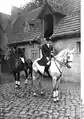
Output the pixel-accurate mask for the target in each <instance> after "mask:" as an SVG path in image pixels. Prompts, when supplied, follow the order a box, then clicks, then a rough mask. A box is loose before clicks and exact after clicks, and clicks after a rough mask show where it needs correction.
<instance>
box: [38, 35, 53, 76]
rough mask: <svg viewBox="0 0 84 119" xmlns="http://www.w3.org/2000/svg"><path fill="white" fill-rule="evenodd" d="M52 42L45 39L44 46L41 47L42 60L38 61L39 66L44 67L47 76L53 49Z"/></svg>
mask: <svg viewBox="0 0 84 119" xmlns="http://www.w3.org/2000/svg"><path fill="white" fill-rule="evenodd" d="M51 44H52V41H51V39H50V38H48V37H47V38H46V39H45V44H43V45H42V58H41V60H40V61H38V63H39V64H43V65H44V66H45V70H44V73H45V72H46V73H47V74H48V76H49V71H48V69H49V66H50V63H51V58H52V57H53V47H52V45H51Z"/></svg>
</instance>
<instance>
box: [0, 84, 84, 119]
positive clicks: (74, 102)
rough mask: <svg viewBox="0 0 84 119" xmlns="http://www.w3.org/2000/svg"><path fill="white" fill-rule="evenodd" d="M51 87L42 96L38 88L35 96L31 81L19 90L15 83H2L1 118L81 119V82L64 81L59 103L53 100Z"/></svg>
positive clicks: (0, 89) (61, 85) (61, 86)
mask: <svg viewBox="0 0 84 119" xmlns="http://www.w3.org/2000/svg"><path fill="white" fill-rule="evenodd" d="M45 85H46V83H45ZM49 85H51V84H49ZM51 89H52V88H49V87H47V88H45V95H44V96H41V95H40V93H39V88H37V94H38V96H37V97H33V93H32V92H33V88H32V86H31V84H30V83H28V85H27V87H26V88H25V87H24V85H22V86H21V89H19V90H17V89H15V88H14V83H8V84H3V85H1V86H0V119H80V117H81V113H80V106H81V105H80V104H81V100H80V84H76V83H63V82H62V83H61V84H60V101H59V102H58V103H54V102H53V99H52V93H51V91H52V90H51ZM82 116H84V115H82ZM82 119H83V118H82Z"/></svg>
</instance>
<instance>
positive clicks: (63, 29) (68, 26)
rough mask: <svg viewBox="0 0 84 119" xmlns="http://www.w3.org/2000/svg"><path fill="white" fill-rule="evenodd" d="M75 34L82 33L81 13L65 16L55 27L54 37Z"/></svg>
mask: <svg viewBox="0 0 84 119" xmlns="http://www.w3.org/2000/svg"><path fill="white" fill-rule="evenodd" d="M75 32H80V11H78V12H77V14H72V15H67V16H65V17H64V19H62V20H61V21H60V23H59V24H58V25H57V26H55V28H54V33H53V35H52V37H54V36H60V35H65V34H71V33H75Z"/></svg>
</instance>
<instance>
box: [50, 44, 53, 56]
mask: <svg viewBox="0 0 84 119" xmlns="http://www.w3.org/2000/svg"><path fill="white" fill-rule="evenodd" d="M50 54H51V56H53V47H52V46H51V52H50Z"/></svg>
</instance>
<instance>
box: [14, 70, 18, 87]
mask: <svg viewBox="0 0 84 119" xmlns="http://www.w3.org/2000/svg"><path fill="white" fill-rule="evenodd" d="M13 76H14V79H15V88H17V87H18V81H17V74H16V72H13Z"/></svg>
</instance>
